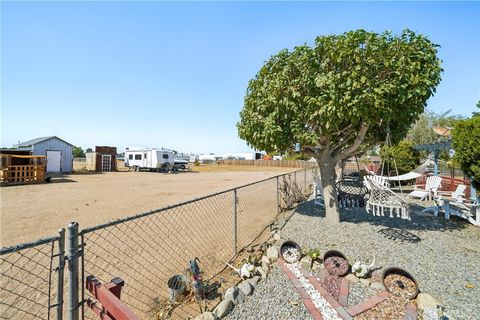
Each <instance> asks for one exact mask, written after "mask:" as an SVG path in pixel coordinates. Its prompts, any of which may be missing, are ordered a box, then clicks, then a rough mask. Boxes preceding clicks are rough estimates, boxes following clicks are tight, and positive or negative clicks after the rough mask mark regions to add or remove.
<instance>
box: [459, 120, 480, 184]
mask: <svg viewBox="0 0 480 320" xmlns="http://www.w3.org/2000/svg"><path fill="white" fill-rule="evenodd" d="M479 141H480V116H475V115H474V116H473V117H472V118H470V119H466V120H462V121H458V122H457V123H456V124H455V126H454V129H453V131H452V142H453V149H454V150H455V160H456V161H457V162H458V163H459V164H460V167H461V168H462V170H463V172H464V173H465V175H467V176H468V177H472V178H473V181H472V184H473V185H474V187H475V188H477V189H479V188H480V143H479Z"/></svg>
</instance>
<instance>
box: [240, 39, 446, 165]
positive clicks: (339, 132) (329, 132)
mask: <svg viewBox="0 0 480 320" xmlns="http://www.w3.org/2000/svg"><path fill="white" fill-rule="evenodd" d="M437 47H438V46H437V45H435V44H433V43H432V42H430V40H428V39H427V37H425V36H423V35H417V34H415V33H414V32H412V31H410V30H405V31H403V32H402V34H401V35H400V36H394V35H392V34H391V33H390V32H388V31H387V32H384V33H383V34H376V33H372V32H367V31H365V30H357V31H351V32H347V33H344V34H341V35H331V36H321V37H317V38H316V41H315V46H313V47H310V46H308V45H306V44H305V45H302V46H298V47H295V48H294V49H293V51H288V50H287V49H284V50H281V51H280V52H279V53H277V54H276V55H273V56H272V57H270V59H269V60H268V61H266V62H265V64H264V65H263V67H262V68H261V69H260V71H259V72H258V73H257V75H256V76H255V78H254V79H252V80H250V81H249V84H248V89H247V93H246V96H245V103H244V108H243V110H242V111H241V113H240V122H239V123H238V124H237V128H238V133H239V136H240V138H242V139H244V140H246V141H247V143H248V144H249V145H250V146H252V147H254V148H256V149H260V150H266V151H267V152H271V151H286V150H292V149H293V147H294V144H295V143H296V142H299V143H300V144H301V146H302V148H303V151H304V152H309V153H310V154H314V153H315V152H316V151H317V150H318V147H319V146H320V145H322V143H323V144H324V145H328V146H331V148H332V149H333V148H341V149H342V150H348V151H351V150H349V149H347V148H348V147H349V146H351V145H352V144H354V141H355V138H356V137H357V136H358V133H359V130H360V128H361V127H362V125H366V126H368V131H367V134H366V136H365V140H364V141H363V142H364V145H367V146H370V147H371V146H373V145H374V144H375V143H376V142H378V141H383V140H384V139H385V129H386V127H387V125H388V126H389V127H390V131H391V136H392V139H393V140H394V141H395V142H397V141H399V140H400V139H401V138H403V137H404V136H405V133H406V132H407V130H408V128H409V127H410V125H411V124H412V122H414V121H415V120H416V119H417V118H418V116H419V115H420V114H421V113H422V112H423V111H424V108H425V106H426V101H427V100H428V98H430V97H431V96H432V95H433V93H434V92H435V87H436V86H437V85H438V83H439V82H440V73H441V71H442V69H441V66H440V62H441V61H440V60H439V58H438V57H437ZM344 156H348V154H344Z"/></svg>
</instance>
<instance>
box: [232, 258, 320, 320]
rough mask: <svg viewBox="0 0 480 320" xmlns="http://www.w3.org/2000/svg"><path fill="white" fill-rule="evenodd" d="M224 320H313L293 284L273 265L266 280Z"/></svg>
mask: <svg viewBox="0 0 480 320" xmlns="http://www.w3.org/2000/svg"><path fill="white" fill-rule="evenodd" d="M225 319H230V320H233V319H242V320H243V319H255V320H256V319H278V320H290V319H292V320H294V319H298V320H300V319H313V318H312V317H311V316H310V314H309V312H308V311H307V309H306V308H305V306H304V305H303V303H302V299H301V298H300V296H299V294H298V292H297V291H296V289H295V287H294V286H293V284H292V283H291V282H290V280H289V279H288V278H287V276H286V275H285V274H284V273H283V271H282V270H281V269H280V268H279V267H278V266H277V265H276V264H274V267H273V269H272V271H271V273H270V274H269V276H268V278H267V279H266V280H264V281H262V282H260V283H259V284H258V285H257V288H256V290H255V291H254V293H253V294H252V295H251V296H249V297H247V299H246V300H245V302H244V303H242V304H240V305H238V306H236V307H235V309H233V311H232V312H231V313H230V314H229V315H228V316H227V317H226V318H225Z"/></svg>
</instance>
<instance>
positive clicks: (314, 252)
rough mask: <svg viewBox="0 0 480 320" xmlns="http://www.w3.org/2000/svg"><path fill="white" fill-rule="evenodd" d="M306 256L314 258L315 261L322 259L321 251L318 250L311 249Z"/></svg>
mask: <svg viewBox="0 0 480 320" xmlns="http://www.w3.org/2000/svg"><path fill="white" fill-rule="evenodd" d="M306 255H307V256H309V257H310V258H312V260H313V261H315V260H317V259H318V258H320V250H318V249H310V250H308V251H307V252H306Z"/></svg>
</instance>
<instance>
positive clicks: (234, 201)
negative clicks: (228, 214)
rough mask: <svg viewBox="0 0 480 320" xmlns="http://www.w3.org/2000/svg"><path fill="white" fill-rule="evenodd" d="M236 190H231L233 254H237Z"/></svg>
mask: <svg viewBox="0 0 480 320" xmlns="http://www.w3.org/2000/svg"><path fill="white" fill-rule="evenodd" d="M237 232H238V228H237V189H233V252H234V254H237V241H238V239H237V237H238V235H237Z"/></svg>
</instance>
